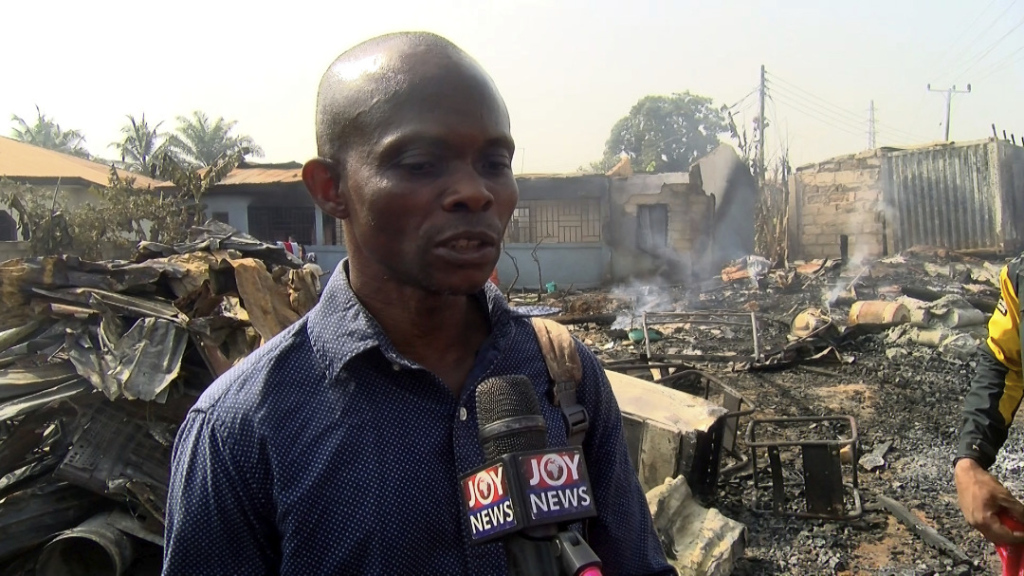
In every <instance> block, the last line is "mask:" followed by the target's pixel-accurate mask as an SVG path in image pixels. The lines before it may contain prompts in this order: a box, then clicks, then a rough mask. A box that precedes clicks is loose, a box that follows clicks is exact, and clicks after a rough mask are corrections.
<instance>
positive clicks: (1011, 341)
mask: <svg viewBox="0 0 1024 576" xmlns="http://www.w3.org/2000/svg"><path fill="white" fill-rule="evenodd" d="M1019 270H1020V262H1019V261H1017V260H1014V261H1013V262H1011V263H1010V264H1009V265H1008V266H1005V267H1003V269H1002V271H1000V273H999V285H1000V292H1001V296H1002V297H1001V299H1000V300H999V304H998V306H997V308H996V311H995V312H994V313H993V314H992V318H991V319H990V320H989V323H988V339H987V340H986V342H985V344H984V345H982V346H979V347H978V355H977V358H978V368H977V371H976V372H975V375H974V379H973V380H972V381H971V389H970V392H968V393H967V397H966V398H965V399H964V407H963V427H962V428H961V431H960V444H959V447H958V448H957V458H958V459H959V458H970V459H972V460H974V461H976V462H977V463H978V464H980V465H981V467H982V468H986V469H987V468H988V467H989V466H991V465H992V463H993V462H995V460H996V454H997V453H998V452H999V449H1000V448H1002V446H1003V443H1004V442H1006V435H1007V431H1008V430H1009V428H1010V424H1011V423H1012V422H1013V417H1014V416H1015V415H1016V413H1017V409H1018V408H1019V407H1020V402H1021V396H1022V394H1024V379H1022V376H1021V355H1020V301H1019V299H1018V296H1017V294H1018V289H1019V286H1017V273H1018V271H1019Z"/></svg>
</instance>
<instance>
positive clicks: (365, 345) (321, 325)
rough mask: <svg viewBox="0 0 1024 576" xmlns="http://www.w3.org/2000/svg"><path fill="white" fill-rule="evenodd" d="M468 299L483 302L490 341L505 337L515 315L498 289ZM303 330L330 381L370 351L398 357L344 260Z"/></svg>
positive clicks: (487, 289) (488, 286)
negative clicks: (360, 295)
mask: <svg viewBox="0 0 1024 576" xmlns="http://www.w3.org/2000/svg"><path fill="white" fill-rule="evenodd" d="M472 297H473V298H476V299H477V300H478V301H479V302H481V303H483V302H486V306H487V311H488V315H489V317H490V321H491V338H492V339H494V340H501V339H502V338H503V337H505V336H507V334H508V331H509V330H511V324H510V320H511V319H512V317H513V316H515V314H514V313H513V310H512V309H511V308H510V307H509V305H508V303H507V302H506V301H505V297H504V295H503V294H502V293H501V290H499V289H498V287H497V286H495V285H493V284H491V283H490V282H487V283H486V284H485V285H484V287H483V288H481V289H480V290H479V291H478V292H477V293H476V294H474V295H473V296H472ZM307 330H308V333H309V339H310V343H311V344H312V346H313V351H314V353H315V354H316V357H317V359H318V360H319V361H320V363H321V364H322V366H323V368H324V370H325V372H326V373H327V376H328V377H329V378H330V379H331V380H333V379H334V378H335V377H336V376H337V375H338V372H340V371H341V369H342V368H344V367H345V365H346V364H348V362H349V361H350V360H352V359H353V358H355V357H356V356H358V355H360V354H362V353H363V352H366V351H367V350H370V349H372V348H377V349H380V350H381V351H382V352H384V353H385V355H387V356H391V357H398V356H399V354H398V353H397V351H395V349H394V346H393V345H392V344H391V341H390V339H389V338H388V337H387V334H385V333H384V330H383V329H382V328H381V326H380V324H378V323H377V320H376V319H374V317H373V316H371V315H370V313H369V312H368V311H367V310H366V308H364V307H363V305H362V303H360V302H359V299H358V298H356V295H355V292H353V291H352V286H351V285H350V284H349V281H348V259H345V260H344V261H342V262H341V263H340V264H339V265H338V267H337V268H335V270H334V273H333V274H331V278H330V280H328V282H327V286H326V287H325V288H324V291H323V294H322V295H321V297H320V302H319V303H318V304H317V305H316V306H315V307H314V308H313V309H312V310H311V311H310V312H309V316H308V317H307Z"/></svg>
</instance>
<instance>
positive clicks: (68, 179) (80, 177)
mask: <svg viewBox="0 0 1024 576" xmlns="http://www.w3.org/2000/svg"><path fill="white" fill-rule="evenodd" d="M117 173H118V175H119V176H121V177H122V178H124V177H129V176H130V177H132V178H135V186H136V187H138V188H173V187H174V184H171V183H170V182H163V181H160V180H154V179H153V178H147V177H146V176H140V175H138V174H132V173H131V172H128V171H126V170H118V171H117ZM0 177H2V178H8V179H11V180H14V181H18V182H28V183H32V182H39V181H45V182H46V183H50V182H56V181H57V180H58V179H60V180H61V181H62V182H63V183H65V184H69V185H71V184H81V185H83V186H90V185H97V186H106V185H107V184H108V183H109V179H110V166H107V165H105V164H102V163H100V162H93V161H91V160H86V159H85V158H79V157H77V156H72V155H70V154H63V153H61V152H56V151H54V150H47V149H46V148H40V147H38V146H33V145H31V144H26V143H24V142H19V141H17V140H14V139H11V138H6V137H3V136H0Z"/></svg>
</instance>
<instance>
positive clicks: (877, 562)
mask: <svg viewBox="0 0 1024 576" xmlns="http://www.w3.org/2000/svg"><path fill="white" fill-rule="evenodd" d="M908 274H910V272H908ZM926 278H927V276H926ZM912 281H916V282H923V281H922V280H921V278H918V277H913V278H910V277H897V278H891V277H890V278H883V279H881V280H879V281H876V282H873V283H872V285H870V286H866V287H861V289H860V291H859V292H858V296H860V297H861V298H864V297H869V298H870V297H880V296H879V295H880V294H886V293H891V292H892V285H894V284H898V283H900V282H903V283H909V282H912ZM842 282H848V280H846V281H844V280H842V279H841V278H839V277H838V274H837V275H836V277H833V278H832V280H830V281H828V282H823V283H822V286H817V287H815V286H810V287H807V288H804V289H800V290H793V289H792V288H787V289H785V290H782V289H773V288H772V287H770V286H769V287H768V288H764V287H761V288H760V289H754V288H752V287H748V286H746V285H745V284H744V285H742V286H726V287H725V288H718V289H713V290H710V291H704V292H698V291H695V290H693V289H691V290H689V291H687V292H684V291H682V290H680V289H671V288H660V289H658V288H652V287H651V285H650V284H647V285H643V284H641V283H638V284H637V285H635V286H632V287H623V288H620V289H618V290H616V291H612V292H611V293H610V294H608V293H605V294H590V295H586V294H584V295H580V296H576V297H574V296H566V297H564V298H563V299H562V301H560V302H554V303H552V305H555V306H562V307H563V309H573V310H574V311H576V312H580V311H585V312H588V313H593V312H597V311H602V310H603V311H605V312H608V311H616V310H617V311H618V312H619V313H620V314H621V316H620V318H619V320H618V321H617V322H616V325H615V326H614V327H612V328H614V329H611V328H609V327H601V326H597V325H593V324H589V325H579V326H577V327H576V333H577V335H578V336H580V337H581V338H582V339H584V340H585V342H586V343H587V344H588V345H590V347H591V348H592V350H594V351H595V353H597V354H598V356H599V357H600V358H602V359H603V360H605V361H609V360H616V359H623V358H630V357H633V358H637V357H639V355H640V353H641V352H642V348H643V346H642V345H637V344H633V343H631V342H630V341H629V340H628V339H626V338H623V329H625V330H628V329H630V328H634V329H635V328H639V326H640V325H639V323H638V314H639V312H640V311H641V310H659V311H664V310H673V309H674V310H677V311H682V310H685V311H691V310H695V309H698V310H699V309H716V310H721V309H729V310H739V311H743V310H751V309H753V310H758V314H759V315H760V316H761V317H762V318H763V319H764V320H763V321H762V327H761V329H760V330H759V339H760V342H759V344H760V345H761V350H762V351H763V350H766V349H772V347H773V346H775V347H777V346H784V345H785V344H786V342H787V335H788V334H789V326H788V325H787V322H788V321H789V319H791V318H792V316H793V315H794V312H795V311H799V310H801V309H803V308H805V307H807V306H815V305H817V306H820V305H821V300H822V298H821V294H822V293H823V292H824V291H829V292H832V293H834V292H835V290H834V288H835V286H837V285H839V284H840V283H842ZM928 282H930V284H931V285H932V286H934V287H938V288H942V286H938V285H939V284H943V283H945V284H947V286H946V288H947V289H948V287H949V285H955V284H956V283H950V282H948V281H946V279H942V278H939V279H934V278H929V279H928V281H927V282H925V283H928ZM574 300H584V301H585V302H586V303H585V304H584V303H580V302H576V303H573V301H574ZM848 311H849V307H848V306H847V307H845V308H844V307H842V306H837V305H836V306H833V307H832V308H831V309H830V312H831V315H832V317H833V318H836V319H841V322H845V320H846V314H848ZM627 324H628V325H627ZM656 328H657V329H658V330H659V331H660V332H661V333H663V334H664V336H665V338H664V339H663V340H661V341H659V342H657V343H656V344H654V345H653V346H652V353H653V354H658V353H676V354H722V353H736V354H740V355H742V354H749V353H750V352H751V351H752V339H751V334H750V330H749V329H744V328H742V327H739V326H725V327H720V326H718V327H716V326H714V325H711V326H709V325H688V324H673V325H659V326H656ZM641 334H642V331H641ZM886 338H887V336H886V333H885V332H882V331H877V332H875V333H868V334H864V335H861V336H857V337H852V338H848V339H847V340H846V341H845V342H843V344H842V345H841V346H838V349H839V352H840V353H841V355H842V357H843V361H842V362H837V363H833V364H827V363H819V362H814V363H807V364H805V365H803V366H790V367H786V368H782V369H776V370H761V371H749V370H747V369H746V367H745V366H743V365H742V364H732V363H725V362H707V363H696V364H695V366H696V367H697V368H700V369H701V370H704V371H706V372H708V373H711V374H714V375H716V376H718V377H719V378H721V379H722V380H724V382H725V383H726V384H727V385H729V386H731V387H733V388H734V389H736V390H737V391H738V392H740V393H741V394H743V395H744V397H745V398H747V399H749V400H750V401H752V402H754V403H755V404H756V405H757V407H758V411H757V413H756V414H755V415H754V417H757V418H766V417H775V416H780V417H784V416H836V415H849V416H853V417H854V418H855V419H856V422H857V426H858V428H859V434H860V451H861V455H863V454H866V453H868V452H870V451H872V450H873V449H874V448H875V447H876V446H878V445H879V444H882V443H885V442H891V443H892V445H891V448H890V449H889V450H888V452H887V453H886V455H885V462H886V465H885V466H884V467H883V468H882V469H880V470H876V471H872V472H867V471H865V470H863V469H861V470H859V485H860V492H861V496H862V499H863V502H864V509H865V511H864V514H863V516H862V517H861V518H859V519H856V520H851V521H819V520H803V519H793V518H784V517H780V516H776V515H774V514H773V513H771V512H770V511H768V510H767V509H768V508H770V504H768V505H765V504H764V503H763V502H758V501H757V500H756V498H755V492H754V490H753V481H752V474H751V473H750V471H749V470H747V471H745V472H740V473H738V474H736V475H734V476H731V477H728V478H724V479H723V481H722V482H721V484H720V487H719V491H718V493H717V494H716V495H715V496H714V497H712V499H711V500H709V501H706V502H705V503H706V504H707V505H711V506H715V507H717V508H719V509H720V510H721V511H722V512H723V513H724V514H725V515H727V516H729V517H731V518H733V519H736V520H739V521H741V522H743V523H744V524H746V526H747V527H748V531H749V533H748V546H747V551H746V555H745V558H744V559H743V560H742V561H741V562H740V564H739V566H738V567H737V569H736V571H735V572H734V573H735V574H740V575H751V576H752V575H776V574H777V575H783V574H794V575H795V574H837V575H849V576H861V575H879V576H880V575H904V574H906V575H910V574H914V575H925V574H970V573H995V574H998V573H999V570H1000V566H999V560H998V557H997V556H996V554H995V550H994V548H993V547H992V545H990V544H988V543H987V542H985V541H984V540H983V539H982V538H981V537H980V536H979V535H978V534H976V533H975V532H974V531H973V530H971V529H970V528H969V527H968V526H967V525H966V523H965V522H964V520H963V518H962V516H961V514H960V511H959V509H958V507H957V503H956V492H955V489H954V486H953V474H952V471H953V469H952V462H953V457H954V453H955V447H956V443H957V435H958V431H959V426H960V406H961V402H962V399H963V397H964V395H965V393H966V391H967V389H968V387H969V383H970V379H971V375H972V373H973V369H974V363H973V360H971V359H970V358H969V357H968V358H964V357H960V358H953V357H950V356H949V355H945V354H940V353H939V352H938V351H937V350H935V349H933V348H928V347H925V346H913V347H909V348H907V349H906V350H900V351H899V352H900V353H899V354H898V355H896V354H893V353H892V352H890V355H892V356H893V358H892V359H890V357H889V355H887V353H886V352H887V350H889V349H891V348H893V345H892V344H889V343H887V340H886ZM805 366H806V367H805ZM634 375H638V376H640V375H642V373H641V374H637V373H634ZM647 377H648V378H649V377H650V376H649V375H648V376H647ZM740 427H741V430H745V428H746V422H745V421H744V422H741V424H740ZM818 432H819V433H820V432H823V431H822V430H820V429H819V430H818ZM740 445H741V447H742V448H743V449H744V451H746V447H745V446H744V445H743V443H742V441H741V443H740ZM1022 445H1024V433H1022V431H1021V427H1019V426H1017V427H1015V428H1014V430H1013V431H1012V432H1011V436H1010V440H1009V442H1008V443H1007V448H1006V449H1004V451H1003V452H1004V454H1003V455H1002V456H1001V458H1000V460H999V462H998V463H997V465H996V467H995V471H996V473H997V474H998V475H999V476H1000V477H1001V478H1003V479H1004V480H1006V484H1007V486H1008V487H1009V488H1010V489H1011V490H1012V491H1014V492H1015V493H1017V494H1020V495H1022V496H1024V478H1021V475H1020V471H1021V470H1022V469H1024V455H1022V451H1021V446H1022ZM762 462H764V459H763V457H762ZM790 464H792V462H790ZM796 466H797V467H796V469H797V470H799V460H797V461H796ZM762 467H764V466H763V465H762ZM765 469H766V468H765ZM844 470H845V471H846V472H847V473H848V472H849V467H847V466H844ZM765 478H768V476H765ZM878 495H885V496H888V497H889V498H892V499H895V500H896V501H898V502H899V503H901V504H903V505H904V506H905V507H906V508H908V509H909V510H911V511H912V512H913V513H914V514H916V516H917V517H918V518H919V519H920V520H921V521H922V522H924V523H925V524H926V525H928V526H930V527H932V528H934V529H935V530H936V531H938V533H939V534H940V535H942V536H944V537H946V538H948V539H949V540H950V541H952V542H953V543H954V544H955V545H956V546H957V547H958V548H960V549H961V550H962V551H963V552H964V553H965V554H966V555H967V556H968V557H969V558H970V559H971V561H972V563H971V564H965V563H962V562H958V561H957V560H955V559H954V558H952V557H951V556H950V555H948V554H946V553H944V552H942V551H940V550H937V549H935V548H931V547H929V546H928V545H927V544H926V543H925V542H924V541H923V540H922V539H920V538H919V537H918V536H916V535H915V534H913V533H912V532H911V531H910V530H909V529H908V528H906V527H905V526H904V525H903V524H901V523H900V522H899V521H897V520H896V519H895V518H894V517H893V516H892V515H890V514H889V513H888V512H887V511H886V510H885V509H884V508H882V507H881V506H880V505H879V504H878V502H877V499H876V498H877V496H878ZM764 497H765V496H764V495H762V498H764ZM766 497H767V498H768V499H769V500H770V498H771V496H770V494H769V495H767V496H766ZM758 509H763V510H765V511H763V512H762V511H755V510H758Z"/></svg>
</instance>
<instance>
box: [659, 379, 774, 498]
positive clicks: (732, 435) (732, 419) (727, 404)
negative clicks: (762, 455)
mask: <svg viewBox="0 0 1024 576" xmlns="http://www.w3.org/2000/svg"><path fill="white" fill-rule="evenodd" d="M690 376H697V377H698V378H700V379H701V380H702V381H703V382H704V399H705V400H708V399H709V398H710V396H711V386H712V385H714V386H715V387H716V388H718V389H719V390H721V392H722V396H723V401H722V407H723V408H725V409H726V410H728V411H729V412H728V413H727V414H726V415H725V416H723V417H722V421H723V424H722V450H724V451H725V452H726V453H727V454H728V455H729V456H731V457H733V458H734V459H735V460H736V463H735V464H733V465H732V466H729V467H727V468H722V469H720V470H719V472H718V475H719V477H720V478H724V477H727V476H731V475H732V474H735V473H736V472H739V471H740V470H743V469H744V468H746V467H747V465H748V464H749V463H750V459H749V458H747V456H746V455H745V454H744V453H743V451H742V450H740V449H739V448H738V447H737V446H736V444H737V441H738V440H739V429H740V418H742V417H744V416H750V415H752V414H753V413H754V412H755V411H756V410H757V406H756V405H755V404H754V403H753V402H751V401H750V400H748V399H746V398H744V397H743V395H742V394H740V393H739V392H737V391H736V390H735V389H733V388H731V387H729V386H727V385H726V384H725V383H724V382H722V381H721V380H720V379H718V378H716V377H714V376H712V375H711V374H708V373H707V372H704V371H702V370H696V369H687V370H683V371H682V372H676V373H675V374H670V375H668V376H665V377H663V378H659V379H657V380H655V382H656V383H658V384H663V385H665V386H668V387H670V388H673V389H675V386H673V384H674V383H675V382H676V381H677V380H682V379H684V378H686V377H690ZM744 404H746V407H745V408H744Z"/></svg>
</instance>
